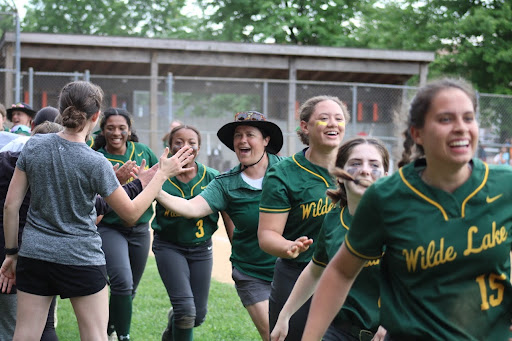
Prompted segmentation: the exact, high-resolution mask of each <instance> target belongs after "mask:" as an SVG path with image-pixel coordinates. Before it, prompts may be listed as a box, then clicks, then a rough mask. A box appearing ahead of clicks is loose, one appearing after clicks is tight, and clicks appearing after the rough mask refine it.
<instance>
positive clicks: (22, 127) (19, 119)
mask: <svg viewBox="0 0 512 341" xmlns="http://www.w3.org/2000/svg"><path fill="white" fill-rule="evenodd" d="M35 115H36V111H35V110H33V109H32V107H31V106H30V105H28V104H27V103H23V102H20V103H16V104H13V105H12V106H11V107H10V108H9V109H7V119H8V120H9V121H11V122H12V128H11V133H14V134H20V135H26V136H30V127H31V126H32V120H33V119H34V116H35Z"/></svg>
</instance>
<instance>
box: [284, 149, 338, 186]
mask: <svg viewBox="0 0 512 341" xmlns="http://www.w3.org/2000/svg"><path fill="white" fill-rule="evenodd" d="M292 158H293V161H295V163H296V164H297V166H299V167H300V168H302V169H304V170H305V171H306V172H308V173H311V174H313V175H314V176H318V177H319V178H320V179H322V180H323V181H324V183H325V186H326V187H327V188H329V183H328V182H327V180H325V178H324V177H323V176H321V175H320V174H316V173H315V172H313V171H310V170H309V169H307V168H306V167H304V166H303V165H301V164H300V163H299V162H298V161H297V160H296V159H295V155H293V156H292Z"/></svg>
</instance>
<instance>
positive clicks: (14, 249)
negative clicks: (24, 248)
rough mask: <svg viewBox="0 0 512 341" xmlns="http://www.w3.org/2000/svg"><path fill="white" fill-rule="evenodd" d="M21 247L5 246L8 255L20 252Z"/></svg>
mask: <svg viewBox="0 0 512 341" xmlns="http://www.w3.org/2000/svg"><path fill="white" fill-rule="evenodd" d="M19 250H20V249H19V248H17V247H13V248H12V249H8V248H4V251H5V254H6V255H7V256H12V255H15V254H17V253H18V251H19Z"/></svg>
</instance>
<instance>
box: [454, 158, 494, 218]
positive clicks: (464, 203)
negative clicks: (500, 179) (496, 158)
mask: <svg viewBox="0 0 512 341" xmlns="http://www.w3.org/2000/svg"><path fill="white" fill-rule="evenodd" d="M484 166H485V174H484V180H483V181H482V183H481V184H480V186H478V187H477V188H476V189H475V190H474V191H473V193H471V194H470V195H468V197H467V198H466V199H464V201H463V202H462V210H461V211H462V218H464V217H465V216H466V203H467V202H468V201H469V199H471V198H472V197H474V196H475V195H476V194H477V193H478V192H479V191H480V190H481V189H482V188H483V187H484V186H485V184H486V183H487V178H488V176H489V165H487V163H485V162H484Z"/></svg>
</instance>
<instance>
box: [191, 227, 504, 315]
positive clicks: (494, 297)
mask: <svg viewBox="0 0 512 341" xmlns="http://www.w3.org/2000/svg"><path fill="white" fill-rule="evenodd" d="M196 234H197V233H196ZM485 277H486V275H485V274H484V275H480V276H478V277H477V278H476V279H475V281H476V282H477V283H478V286H479V287H480V297H481V298H482V304H481V305H480V308H481V309H482V310H488V309H489V308H490V306H492V307H496V306H498V305H500V304H501V301H503V292H504V291H505V286H504V285H503V284H502V283H499V281H504V280H506V279H507V276H505V274H501V275H497V274H489V279H488V283H489V289H490V290H492V291H495V290H496V291H497V292H496V293H491V294H490V295H488V294H487V283H486V278H485ZM489 304H490V306H489Z"/></svg>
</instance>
